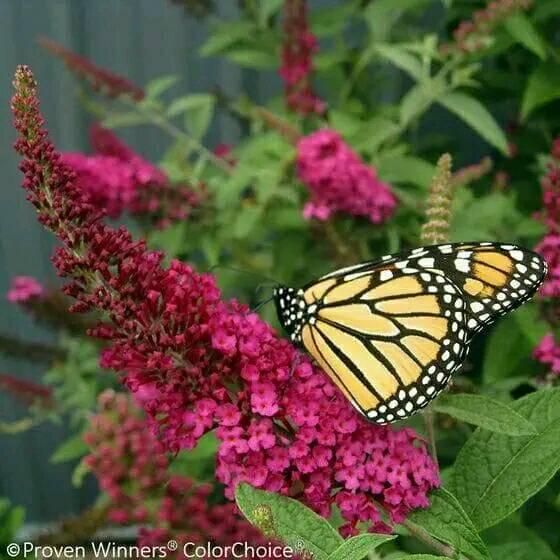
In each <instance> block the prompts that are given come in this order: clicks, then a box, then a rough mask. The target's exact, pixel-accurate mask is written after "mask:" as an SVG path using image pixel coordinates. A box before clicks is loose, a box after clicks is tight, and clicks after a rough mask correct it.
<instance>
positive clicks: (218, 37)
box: [199, 21, 255, 56]
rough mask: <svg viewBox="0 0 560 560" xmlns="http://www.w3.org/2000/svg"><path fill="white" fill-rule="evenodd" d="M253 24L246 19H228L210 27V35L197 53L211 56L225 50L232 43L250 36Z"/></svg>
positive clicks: (253, 27)
mask: <svg viewBox="0 0 560 560" xmlns="http://www.w3.org/2000/svg"><path fill="white" fill-rule="evenodd" d="M254 32H255V25H254V24H253V22H248V21H228V22H227V23H223V24H220V25H216V26H214V27H213V28H212V30H211V34H210V37H209V38H208V40H207V41H206V42H205V43H204V44H203V45H202V47H201V48H200V50H199V53H200V54H201V55H202V56H212V55H216V54H220V53H222V52H224V51H226V50H227V49H228V48H229V47H231V46H232V45H234V44H236V43H238V42H239V41H241V40H244V39H246V38H247V37H252V36H253V34H254Z"/></svg>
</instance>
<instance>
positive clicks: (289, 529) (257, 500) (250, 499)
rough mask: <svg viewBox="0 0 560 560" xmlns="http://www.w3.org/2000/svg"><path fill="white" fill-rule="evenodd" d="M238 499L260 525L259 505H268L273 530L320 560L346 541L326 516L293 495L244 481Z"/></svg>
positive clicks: (286, 541)
mask: <svg viewBox="0 0 560 560" xmlns="http://www.w3.org/2000/svg"><path fill="white" fill-rule="evenodd" d="M235 501H236V502H237V506H238V507H239V509H240V510H241V511H242V513H243V515H244V516H245V517H246V518H247V519H248V520H249V521H250V522H251V523H252V524H253V525H255V526H256V527H259V526H260V525H261V521H260V520H259V519H258V511H259V508H262V507H265V508H268V510H269V511H270V514H271V516H272V524H273V527H272V531H271V533H273V535H274V536H275V537H277V538H279V539H280V540H281V541H283V542H285V543H286V544H288V545H290V546H292V547H293V548H295V549H296V550H301V546H302V545H303V547H304V549H305V550H306V551H308V552H310V553H311V554H312V555H313V557H314V558H316V559H318V560H326V559H327V558H328V556H329V554H332V553H333V552H334V551H335V550H337V549H338V548H339V547H340V545H341V544H342V543H343V542H344V540H343V539H342V537H341V536H340V535H339V534H338V533H337V532H336V530H335V528H334V527H333V526H332V525H331V524H330V523H329V522H328V521H327V520H326V519H325V518H323V517H321V516H320V515H318V514H316V513H315V512H314V511H312V510H310V509H309V508H307V507H305V506H304V505H303V504H302V503H300V502H298V501H296V500H292V499H291V498H286V497H285V496H280V495H278V494H275V493H273V492H265V491H264V490H257V489H256V488H253V487H252V486H250V485H249V484H244V483H242V484H239V485H238V486H237V488H236V489H235ZM259 528H261V527H259ZM261 530H262V528H261ZM273 535H272V534H271V536H273Z"/></svg>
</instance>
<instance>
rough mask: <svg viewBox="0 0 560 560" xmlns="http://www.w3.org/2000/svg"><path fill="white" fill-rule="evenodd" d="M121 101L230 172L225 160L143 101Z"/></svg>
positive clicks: (123, 99)
mask: <svg viewBox="0 0 560 560" xmlns="http://www.w3.org/2000/svg"><path fill="white" fill-rule="evenodd" d="M121 101H122V103H124V104H125V105H126V106H127V107H130V108H132V109H133V110H135V111H137V112H138V113H140V114H141V115H143V116H145V117H146V118H148V119H149V120H150V122H151V123H152V124H154V125H156V126H159V128H161V129H162V130H163V131H164V132H167V133H168V134H169V135H170V136H172V137H173V138H176V139H177V140H181V141H183V142H185V143H186V144H188V145H190V146H192V148H193V149H195V150H197V151H198V152H199V153H201V154H203V155H204V157H206V158H207V159H208V161H210V162H211V163H212V164H213V165H214V166H216V167H217V168H218V169H220V170H222V171H224V172H225V173H226V174H228V175H231V174H232V168H231V166H230V165H229V164H228V163H227V162H226V161H224V160H223V159H222V158H219V157H218V156H216V154H214V153H213V152H211V151H210V150H209V149H208V148H206V147H205V146H204V145H203V144H202V143H201V142H199V141H198V140H196V139H195V138H193V137H192V136H189V135H188V134H187V133H186V132H185V131H184V130H181V129H180V128H179V127H178V126H175V125H174V124H173V123H172V122H170V121H169V120H168V119H167V118H166V117H165V116H164V115H162V114H161V113H160V112H158V111H156V110H154V109H151V108H149V107H147V106H146V105H145V104H143V103H135V102H133V101H131V100H129V99H127V98H122V99H121Z"/></svg>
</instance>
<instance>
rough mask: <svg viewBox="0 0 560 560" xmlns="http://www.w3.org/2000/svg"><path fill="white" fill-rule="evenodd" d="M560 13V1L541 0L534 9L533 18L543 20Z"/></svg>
mask: <svg viewBox="0 0 560 560" xmlns="http://www.w3.org/2000/svg"><path fill="white" fill-rule="evenodd" d="M559 15H560V3H559V2H558V0H539V3H538V4H537V5H536V6H535V7H534V9H533V19H534V20H535V21H538V22H541V21H546V20H548V19H549V18H552V17H556V16H559Z"/></svg>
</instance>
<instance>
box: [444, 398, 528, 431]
mask: <svg viewBox="0 0 560 560" xmlns="http://www.w3.org/2000/svg"><path fill="white" fill-rule="evenodd" d="M435 409H436V410H437V411H438V412H443V413H444V414H449V415H450V416H453V418H457V420H461V421H463V422H468V423H469V424H474V425H475V426H480V427H481V428H483V429H485V430H489V431H491V432H497V433H500V434H508V435H510V436H528V435H534V434H536V433H537V430H536V429H535V426H533V424H531V422H529V421H527V420H526V419H525V418H524V417H523V416H521V414H519V413H518V412H516V411H515V410H513V409H511V408H510V407H509V406H507V405H505V404H503V403H501V402H500V401H496V400H494V399H490V398H489V397H483V396H482V395H468V394H460V395H456V394H447V395H442V396H441V397H439V398H438V399H437V401H436V402H435Z"/></svg>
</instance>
